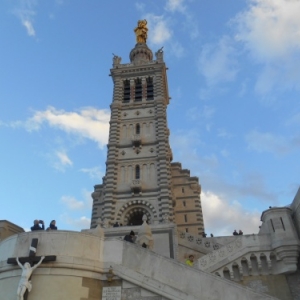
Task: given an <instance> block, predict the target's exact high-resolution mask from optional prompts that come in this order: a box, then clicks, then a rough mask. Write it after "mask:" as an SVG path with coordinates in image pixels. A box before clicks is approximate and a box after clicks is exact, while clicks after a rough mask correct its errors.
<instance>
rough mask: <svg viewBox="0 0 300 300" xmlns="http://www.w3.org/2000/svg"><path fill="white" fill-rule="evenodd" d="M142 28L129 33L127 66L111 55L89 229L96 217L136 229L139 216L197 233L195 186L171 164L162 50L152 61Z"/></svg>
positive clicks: (199, 221) (200, 228)
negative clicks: (101, 165) (103, 150)
mask: <svg viewBox="0 0 300 300" xmlns="http://www.w3.org/2000/svg"><path fill="white" fill-rule="evenodd" d="M146 24H147V21H146V20H142V21H139V22H138V27H137V28H136V29H135V33H136V40H137V44H136V45H135V47H134V48H133V49H132V50H131V52H130V55H129V57H130V63H127V64H121V57H118V56H116V55H114V57H113V68H112V69H111V73H110V75H111V77H112V79H113V83H114V88H113V101H112V104H111V120H110V131H109V142H108V145H107V148H108V153H107V161H106V174H105V176H104V177H103V183H102V184H99V185H96V186H95V187H94V188H95V190H94V192H93V194H92V197H93V211H92V222H91V228H94V227H95V226H96V224H97V220H98V219H99V218H101V219H102V221H103V222H104V224H105V226H106V227H109V226H112V225H113V224H114V223H115V222H119V223H122V224H123V225H141V224H142V223H143V221H142V217H143V215H144V214H145V215H146V216H147V219H148V220H149V222H150V224H159V223H160V222H174V223H176V224H177V226H178V229H179V230H181V231H186V232H189V233H192V234H200V233H201V232H203V231H204V225H203V217H202V209H201V202H200V185H199V183H198V178H197V177H190V175H189V171H188V170H182V168H181V164H180V163H171V161H172V151H171V148H170V144H169V134H170V131H169V129H168V126H167V115H166V110H167V106H168V104H169V100H170V97H169V92H168V81H167V74H166V70H167V67H166V65H165V63H164V59H163V51H162V49H160V50H158V51H157V52H156V53H155V59H153V53H152V51H151V50H150V49H149V48H148V46H147V44H146V39H147V30H148V29H147V27H146Z"/></svg>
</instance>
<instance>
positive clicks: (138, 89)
mask: <svg viewBox="0 0 300 300" xmlns="http://www.w3.org/2000/svg"><path fill="white" fill-rule="evenodd" d="M134 99H135V101H142V81H141V79H139V78H137V79H136V80H135V97H134Z"/></svg>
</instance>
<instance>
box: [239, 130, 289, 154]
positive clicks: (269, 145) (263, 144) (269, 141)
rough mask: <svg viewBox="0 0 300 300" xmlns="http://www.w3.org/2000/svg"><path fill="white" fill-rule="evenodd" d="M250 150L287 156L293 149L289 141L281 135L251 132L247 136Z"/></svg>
mask: <svg viewBox="0 0 300 300" xmlns="http://www.w3.org/2000/svg"><path fill="white" fill-rule="evenodd" d="M245 139H246V142H247V143H248V148H249V149H251V150H254V151H257V152H270V153H274V154H286V153H287V152H289V151H290V150H291V149H290V147H289V141H288V140H287V139H286V138H285V137H283V136H279V135H274V134H272V133H269V132H264V133H262V132H258V131H255V130H254V131H251V132H249V133H248V134H247V135H246V136H245Z"/></svg>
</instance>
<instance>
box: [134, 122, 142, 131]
mask: <svg viewBox="0 0 300 300" xmlns="http://www.w3.org/2000/svg"><path fill="white" fill-rule="evenodd" d="M140 133H141V126H140V124H139V123H138V124H136V125H135V134H140Z"/></svg>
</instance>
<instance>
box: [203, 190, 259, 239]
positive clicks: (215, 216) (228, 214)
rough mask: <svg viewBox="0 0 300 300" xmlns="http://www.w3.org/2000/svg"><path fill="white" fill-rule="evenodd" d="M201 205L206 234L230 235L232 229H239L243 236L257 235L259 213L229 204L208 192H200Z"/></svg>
mask: <svg viewBox="0 0 300 300" xmlns="http://www.w3.org/2000/svg"><path fill="white" fill-rule="evenodd" d="M201 203H202V209H203V216H204V224H205V230H206V233H208V234H210V233H213V234H214V235H215V236H224V235H232V232H233V230H234V229H236V230H239V229H241V230H242V231H243V232H244V234H252V233H258V230H259V228H258V226H259V225H260V215H261V214H260V213H259V212H257V211H249V210H246V209H245V208H243V206H242V205H241V204H240V203H238V202H237V201H233V202H232V203H230V202H229V201H227V200H226V199H225V198H224V197H221V196H218V195H216V194H214V193H212V192H210V191H207V192H203V191H202V193H201Z"/></svg>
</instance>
